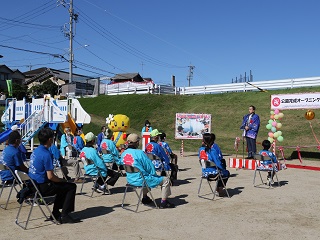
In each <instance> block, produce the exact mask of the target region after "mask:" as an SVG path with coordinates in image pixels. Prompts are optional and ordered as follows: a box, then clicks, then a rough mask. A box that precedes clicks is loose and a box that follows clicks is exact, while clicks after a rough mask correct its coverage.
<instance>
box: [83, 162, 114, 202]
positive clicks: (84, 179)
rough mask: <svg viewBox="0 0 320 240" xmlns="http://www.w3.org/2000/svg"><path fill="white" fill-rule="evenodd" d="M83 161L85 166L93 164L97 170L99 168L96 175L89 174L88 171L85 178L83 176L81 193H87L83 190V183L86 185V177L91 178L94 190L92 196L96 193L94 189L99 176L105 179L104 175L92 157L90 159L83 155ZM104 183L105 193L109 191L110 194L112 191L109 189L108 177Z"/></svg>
mask: <svg viewBox="0 0 320 240" xmlns="http://www.w3.org/2000/svg"><path fill="white" fill-rule="evenodd" d="M81 161H82V163H83V165H84V166H87V165H91V164H93V165H94V167H95V168H96V170H97V174H95V175H92V174H87V173H85V174H84V178H83V181H82V185H81V190H80V194H82V195H86V194H85V193H84V192H82V190H83V185H84V183H85V181H86V177H88V178H90V179H91V181H92V182H93V187H92V192H91V195H90V197H92V196H93V193H94V191H95V189H94V187H95V185H96V184H97V181H98V178H99V177H101V178H102V179H104V177H103V176H102V174H101V171H100V170H99V168H98V167H97V166H96V165H95V164H94V162H93V161H92V160H90V159H88V158H84V157H82V158H81ZM101 161H102V160H101ZM103 184H104V191H103V194H106V193H108V194H109V195H110V194H111V192H110V190H109V188H108V184H107V178H106V179H105V181H104V183H103Z"/></svg>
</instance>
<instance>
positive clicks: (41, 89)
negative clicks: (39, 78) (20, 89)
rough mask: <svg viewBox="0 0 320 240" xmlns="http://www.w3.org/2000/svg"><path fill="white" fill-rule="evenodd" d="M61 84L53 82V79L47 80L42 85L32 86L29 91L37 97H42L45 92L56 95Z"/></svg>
mask: <svg viewBox="0 0 320 240" xmlns="http://www.w3.org/2000/svg"><path fill="white" fill-rule="evenodd" d="M58 88H59V86H58V85H57V84H55V83H54V82H52V81H51V80H47V81H45V82H43V83H42V84H41V85H36V86H33V87H32V88H30V90H29V93H30V94H31V95H32V96H35V97H42V96H43V95H44V94H50V95H51V96H54V95H56V94H57V93H58Z"/></svg>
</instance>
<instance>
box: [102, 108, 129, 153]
mask: <svg viewBox="0 0 320 240" xmlns="http://www.w3.org/2000/svg"><path fill="white" fill-rule="evenodd" d="M106 123H107V124H108V128H109V129H110V130H111V131H112V132H113V134H112V138H111V140H112V141H113V142H114V143H115V144H116V146H117V148H118V149H121V148H123V146H124V144H125V143H126V141H127V130H128V129H129V127H130V119H129V117H127V116H126V115H123V114H117V115H114V116H113V115H112V114H109V117H107V118H106Z"/></svg>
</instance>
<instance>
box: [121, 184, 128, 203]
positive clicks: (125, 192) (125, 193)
mask: <svg viewBox="0 0 320 240" xmlns="http://www.w3.org/2000/svg"><path fill="white" fill-rule="evenodd" d="M127 190H128V186H126V189H125V190H124V195H123V198H122V204H121V207H122V208H124V200H125V198H126V195H127Z"/></svg>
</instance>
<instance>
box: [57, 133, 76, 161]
mask: <svg viewBox="0 0 320 240" xmlns="http://www.w3.org/2000/svg"><path fill="white" fill-rule="evenodd" d="M72 144H73V136H72V135H71V134H70V143H68V141H67V137H66V134H63V135H62V136H61V142H60V152H61V155H62V156H65V155H66V147H67V146H68V145H71V146H72Z"/></svg>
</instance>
